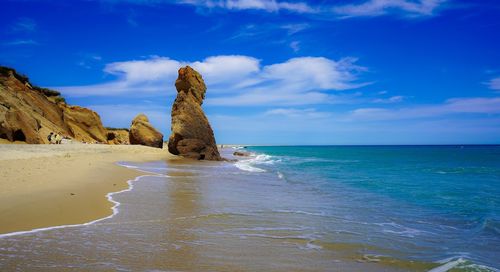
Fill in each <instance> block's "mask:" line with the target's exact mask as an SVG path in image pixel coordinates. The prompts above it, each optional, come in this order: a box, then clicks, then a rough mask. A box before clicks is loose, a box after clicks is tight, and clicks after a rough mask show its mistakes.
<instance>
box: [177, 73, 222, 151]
mask: <svg viewBox="0 0 500 272" xmlns="http://www.w3.org/2000/svg"><path fill="white" fill-rule="evenodd" d="M175 88H176V89H177V97H176V98H175V102H174V105H173V106H172V134H171V135H170V138H169V139H168V151H169V152H170V153H172V154H174V155H181V156H183V157H187V158H192V159H197V160H214V161H218V160H221V156H220V154H219V151H218V150H217V145H216V144H215V137H214V132H213V130H212V127H211V126H210V123H208V119H207V117H206V116H205V113H204V112H203V110H202V108H201V105H202V104H203V99H205V92H206V90H207V87H206V86H205V82H203V78H202V77H201V75H200V74H199V73H198V72H196V71H195V70H194V69H193V68H191V67H189V66H186V67H184V68H181V69H179V77H178V78H177V80H176V81H175Z"/></svg>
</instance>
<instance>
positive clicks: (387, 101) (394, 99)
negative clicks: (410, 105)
mask: <svg viewBox="0 0 500 272" xmlns="http://www.w3.org/2000/svg"><path fill="white" fill-rule="evenodd" d="M379 93H381V92H379ZM382 94H383V93H382ZM404 99H405V97H404V96H402V95H395V96H391V97H389V98H377V99H374V100H373V103H378V104H391V103H399V102H402V101H403V100H404Z"/></svg>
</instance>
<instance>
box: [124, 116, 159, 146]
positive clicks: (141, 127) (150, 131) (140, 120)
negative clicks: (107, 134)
mask: <svg viewBox="0 0 500 272" xmlns="http://www.w3.org/2000/svg"><path fill="white" fill-rule="evenodd" d="M129 140H130V144H140V145H146V146H151V147H158V148H163V134H161V133H160V132H159V131H158V130H156V129H155V128H154V127H153V126H152V125H151V124H150V123H149V119H148V117H147V116H146V115H144V114H139V115H137V116H136V117H135V118H134V120H133V121H132V125H131V126H130V133H129Z"/></svg>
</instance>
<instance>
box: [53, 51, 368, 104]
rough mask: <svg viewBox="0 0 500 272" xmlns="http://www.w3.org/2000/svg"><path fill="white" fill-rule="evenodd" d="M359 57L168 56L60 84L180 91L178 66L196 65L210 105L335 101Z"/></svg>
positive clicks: (113, 92)
mask: <svg viewBox="0 0 500 272" xmlns="http://www.w3.org/2000/svg"><path fill="white" fill-rule="evenodd" d="M355 62H356V59H353V58H344V59H341V60H339V61H334V60H331V59H327V58H323V57H301V58H292V59H289V60H287V61H286V62H282V63H276V64H270V65H264V66H262V65H261V64H260V61H259V60H258V59H256V58H253V57H248V56H239V55H229V56H213V57H208V58H206V59H204V60H203V61H195V62H182V61H177V60H172V59H169V58H165V57H152V58H150V59H146V60H133V61H124V62H114V63H110V64H108V65H106V68H105V69H104V71H105V72H106V73H108V74H111V75H115V76H117V77H118V78H117V79H116V80H114V81H111V82H107V83H103V84H97V85H89V86H69V87H54V88H56V89H58V90H60V91H62V92H63V93H64V94H65V95H67V96H70V97H71V96H73V97H77V96H130V95H135V96H151V95H174V94H175V89H174V82H175V79H176V77H177V70H178V69H179V68H180V67H181V66H185V65H190V66H192V67H194V68H195V69H197V70H198V71H199V72H200V73H201V74H202V75H203V78H204V79H205V82H206V84H207V86H208V97H209V98H208V99H207V101H206V103H207V104H208V105H225V106H241V105H246V106H255V105H270V104H273V105H307V104H317V103H334V102H335V101H334V100H337V101H338V99H337V97H335V96H334V95H332V94H330V92H331V91H339V90H347V89H354V88H358V87H360V86H364V85H366V83H364V84H363V83H356V80H357V77H356V74H357V73H359V72H361V71H364V70H365V68H364V67H360V66H358V65H355Z"/></svg>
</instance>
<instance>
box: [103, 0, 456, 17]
mask: <svg viewBox="0 0 500 272" xmlns="http://www.w3.org/2000/svg"><path fill="white" fill-rule="evenodd" d="M102 1H106V2H112V3H113V2H119V1H116V0H102ZM447 1H448V0H364V1H356V0H351V1H347V3H345V4H330V3H328V1H322V2H323V3H322V4H318V3H317V2H316V3H314V2H312V1H282V0H123V2H128V3H135V4H145V5H154V4H161V3H166V4H180V5H190V6H194V7H196V8H198V9H206V10H226V11H251V10H253V11H261V12H266V13H274V14H279V13H281V12H286V13H293V14H301V15H305V16H309V15H311V16H315V17H316V18H323V19H332V18H333V19H336V18H352V17H375V16H383V15H403V16H402V17H403V18H413V17H422V16H431V15H435V14H436V13H437V11H438V10H439V9H441V8H443V5H444V4H445V3H446V2H447ZM343 2H345V1H343ZM327 3H328V4H327Z"/></svg>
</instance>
